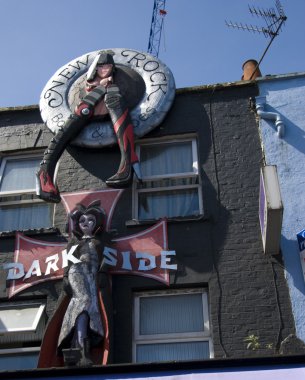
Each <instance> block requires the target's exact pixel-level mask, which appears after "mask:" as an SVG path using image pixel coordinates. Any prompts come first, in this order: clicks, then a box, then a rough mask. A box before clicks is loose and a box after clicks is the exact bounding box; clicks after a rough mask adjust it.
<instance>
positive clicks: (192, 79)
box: [0, 0, 305, 108]
mask: <svg viewBox="0 0 305 380" xmlns="http://www.w3.org/2000/svg"><path fill="white" fill-rule="evenodd" d="M281 3H282V5H283V7H284V10H285V13H286V15H287V17H288V20H287V22H286V24H285V26H284V27H283V29H282V32H281V33H280V35H279V36H278V37H276V38H275V40H274V42H273V44H272V45H271V48H270V49H269V52H268V53H267V55H266V57H265V58H264V60H263V62H262V64H261V72H262V74H263V75H267V74H287V73H292V72H304V71H305V47H304V40H305V23H304V16H305V0H281ZM153 4H154V1H153V0H107V1H106V0H85V1H84V0H52V1H50V0H0V6H1V22H0V39H1V44H0V46H1V60H0V83H1V86H0V108H1V107H15V106H26V105H32V104H38V102H39V97H40V93H41V91H42V89H43V87H44V85H45V84H46V82H47V81H48V80H49V79H50V77H51V76H52V75H53V74H54V73H55V72H56V71H57V70H58V69H59V68H60V67H61V66H63V65H65V64H66V63H68V62H70V61H71V60H72V59H74V58H77V57H79V56H81V55H83V54H85V53H88V52H91V51H94V50H100V49H106V48H132V49H136V50H140V51H146V50H147V46H148V39H149V31H150V24H151V16H152V10H153ZM248 4H250V5H251V6H256V7H259V8H261V9H268V8H271V7H274V4H275V0H252V1H251V0H248V1H246V0H166V10H167V15H166V16H165V21H164V33H163V38H162V41H161V46H160V52H159V58H160V59H161V60H162V61H163V62H164V63H166V64H167V66H168V67H169V68H170V69H171V70H172V72H173V74H174V77H175V80H176V86H177V88H180V87H188V86H197V85H198V86H199V85H206V84H215V83H223V82H232V81H236V80H239V79H240V77H241V75H242V68H241V67H242V64H243V62H245V61H246V60H247V59H250V58H254V59H257V60H259V59H260V57H261V55H262V53H263V51H264V50H265V48H266V46H267V44H268V39H266V38H265V37H264V36H263V35H258V34H252V33H249V32H246V31H239V30H234V29H229V28H228V27H227V26H226V25H225V20H232V21H238V22H243V23H248V24H253V25H257V26H265V23H264V21H263V20H262V19H260V18H256V17H253V16H251V14H250V13H249V11H248Z"/></svg>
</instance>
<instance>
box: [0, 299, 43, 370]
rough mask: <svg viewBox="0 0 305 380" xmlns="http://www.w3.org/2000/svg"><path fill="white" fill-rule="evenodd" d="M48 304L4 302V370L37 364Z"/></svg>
mask: <svg viewBox="0 0 305 380" xmlns="http://www.w3.org/2000/svg"><path fill="white" fill-rule="evenodd" d="M44 310H45V304H44V303H41V302H37V301H36V302H34V301H27V302H26V303H25V302H15V303H13V302H5V303H3V304H1V305H0V370H18V369H30V368H36V367H37V361H38V355H39V351H40V342H41V339H42V337H43V334H44V330H45V326H46V317H45V312H44Z"/></svg>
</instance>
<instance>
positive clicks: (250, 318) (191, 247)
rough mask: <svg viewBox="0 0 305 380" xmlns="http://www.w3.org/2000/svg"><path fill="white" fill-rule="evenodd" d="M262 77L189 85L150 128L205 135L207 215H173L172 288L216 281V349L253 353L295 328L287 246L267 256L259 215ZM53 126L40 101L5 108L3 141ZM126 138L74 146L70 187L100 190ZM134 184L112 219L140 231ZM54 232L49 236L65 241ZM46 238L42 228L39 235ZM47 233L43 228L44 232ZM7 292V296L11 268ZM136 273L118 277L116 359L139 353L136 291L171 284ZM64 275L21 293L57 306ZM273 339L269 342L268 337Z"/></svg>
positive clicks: (66, 182) (5, 243)
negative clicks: (257, 105)
mask: <svg viewBox="0 0 305 380" xmlns="http://www.w3.org/2000/svg"><path fill="white" fill-rule="evenodd" d="M256 95H257V88H256V86H255V85H253V84H236V85H229V86H219V87H212V86H211V87H204V88H193V89H182V90H178V91H177V95H176V99H175V102H174V105H173V107H172V109H171V110H170V112H169V114H168V116H167V117H166V119H165V120H164V122H163V123H162V125H161V126H160V127H159V128H157V129H156V130H154V131H153V132H152V133H150V135H149V136H146V137H145V138H150V137H161V136H169V137H170V136H174V135H181V134H185V133H193V134H196V136H197V139H198V147H199V155H200V157H199V160H200V175H201V179H202V193H203V205H204V211H205V212H204V216H203V217H202V218H201V219H200V220H181V221H169V224H168V238H169V244H168V245H169V248H170V249H172V250H176V253H177V263H178V271H177V272H176V273H172V274H171V287H173V288H183V287H198V286H203V287H207V288H208V291H209V302H210V317H211V325H212V334H213V343H214V353H215V357H218V358H221V357H231V358H237V357H245V356H250V355H258V354H271V355H272V354H274V353H276V352H278V351H277V350H279V348H280V347H279V346H280V343H281V341H282V340H283V339H284V338H286V337H287V336H288V335H289V334H294V332H295V331H294V323H293V317H292V313H291V307H290V301H289V295H288V290H287V287H286V283H285V279H284V272H283V265H282V261H281V255H280V254H279V255H278V256H275V257H268V256H265V255H264V253H263V247H262V242H261V237H260V229H259V221H258V190H259V169H260V165H261V162H262V151H261V146H260V140H259V135H258V128H257V124H256V119H255V114H254V113H253V112H252V110H251V109H250V103H249V99H250V98H251V97H253V96H256ZM40 131H41V132H40ZM50 138H51V133H50V132H49V131H48V130H47V129H46V128H45V127H44V126H43V124H42V123H41V119H40V116H39V111H38V109H37V108H36V107H30V108H29V109H26V110H11V111H3V112H0V150H1V152H2V154H4V153H5V151H7V150H9V151H19V150H23V149H38V148H40V147H44V146H47V144H48V141H49V139H50ZM119 156H120V155H119V150H118V148H117V147H113V148H108V149H104V150H103V151H99V150H91V151H87V150H84V149H80V148H75V147H70V148H69V149H68V152H65V153H64V155H63V157H62V160H61V163H60V167H59V172H58V184H59V187H60V190H61V191H62V192H64V191H74V190H75V191H76V190H90V189H100V188H102V187H104V186H105V184H104V182H103V181H104V180H105V179H106V178H108V177H109V176H111V175H112V174H113V173H115V171H116V169H117V167H118V165H119V159H120V157H119ZM131 212H132V209H131V190H130V189H128V190H126V191H125V193H124V194H123V196H122V198H121V199H120V201H119V205H118V207H117V209H116V212H115V214H114V217H113V225H112V228H114V229H116V230H117V232H118V234H119V235H122V236H123V235H128V234H133V233H135V232H137V231H140V230H143V229H145V228H146V227H147V226H146V225H144V226H143V225H142V226H141V225H138V226H133V227H127V226H126V223H125V221H127V220H130V219H131V217H132V214H131ZM55 215H56V218H55V226H56V227H57V228H59V229H60V231H61V232H62V233H63V232H64V228H65V223H66V214H65V211H64V209H63V207H62V205H57V206H56V213H55ZM60 236H61V235H60V233H56V232H48V233H47V232H45V234H44V235H43V236H41V238H42V239H46V238H47V239H50V240H58V239H59V238H60ZM35 237H36V238H37V236H35ZM39 238H40V237H39ZM0 245H1V248H0V261H1V263H2V262H5V261H11V260H12V257H13V251H14V237H13V236H3V237H0ZM0 274H1V283H0V297H1V301H5V300H6V291H5V273H4V272H3V271H2V269H1V273H0ZM162 288H165V287H164V286H162V285H160V284H159V283H157V282H155V281H153V280H149V279H144V278H141V277H136V276H126V275H125V276H114V277H113V300H112V301H113V326H114V327H113V342H112V345H113V355H112V361H113V362H115V363H123V362H130V361H131V343H132V296H133V292H134V291H136V290H144V289H162ZM59 291H60V282H59V283H57V284H55V283H46V284H44V285H43V286H41V285H39V286H37V287H36V288H33V289H32V290H31V291H28V292H24V293H23V294H21V295H20V296H18V297H17V299H18V298H23V297H45V298H47V300H48V314H51V312H52V310H53V309H54V307H55V303H56V299H57V297H58V294H59ZM251 334H254V335H257V336H259V338H260V343H261V348H260V349H259V350H256V351H249V350H247V349H246V343H245V342H244V339H245V338H246V337H247V336H249V335H251ZM267 345H268V346H269V348H268V349H267V348H266V346H267Z"/></svg>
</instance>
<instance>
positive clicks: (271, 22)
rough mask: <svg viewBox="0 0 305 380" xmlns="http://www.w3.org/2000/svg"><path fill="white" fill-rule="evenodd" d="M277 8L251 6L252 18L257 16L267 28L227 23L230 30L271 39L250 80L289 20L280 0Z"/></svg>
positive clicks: (276, 4)
mask: <svg viewBox="0 0 305 380" xmlns="http://www.w3.org/2000/svg"><path fill="white" fill-rule="evenodd" d="M275 7H276V9H274V8H269V9H260V8H255V7H250V5H249V12H250V13H251V14H252V16H257V17H258V18H262V19H264V21H265V23H266V27H258V26H253V25H249V24H242V23H238V22H232V21H229V22H228V21H226V25H227V26H228V27H230V28H235V29H241V30H247V31H248V32H253V33H260V34H263V35H264V36H265V37H266V38H270V41H269V43H268V45H267V47H266V49H265V51H264V53H263V55H262V57H261V59H260V60H259V62H258V63H257V65H256V67H255V69H254V70H253V73H252V75H251V77H250V80H251V79H252V77H253V75H254V73H255V72H256V70H257V69H258V67H259V65H260V64H261V62H262V60H263V59H264V57H265V55H266V53H267V51H268V49H269V47H270V45H271V44H272V42H273V40H274V39H275V37H276V36H278V35H279V33H280V31H281V28H282V26H283V25H284V23H285V21H286V20H287V16H286V15H285V13H284V9H283V6H282V4H281V3H280V0H276V2H275Z"/></svg>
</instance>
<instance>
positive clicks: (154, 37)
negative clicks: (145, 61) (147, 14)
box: [147, 0, 166, 57]
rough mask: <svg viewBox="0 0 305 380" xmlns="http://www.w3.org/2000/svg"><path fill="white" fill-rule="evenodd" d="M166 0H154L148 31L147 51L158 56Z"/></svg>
mask: <svg viewBox="0 0 305 380" xmlns="http://www.w3.org/2000/svg"><path fill="white" fill-rule="evenodd" d="M165 2H166V0H155V2H154V9H153V14H152V19H151V27H150V33H149V42H148V49H147V51H148V53H150V54H152V55H154V56H155V57H158V55H159V48H160V41H161V34H162V29H163V23H164V16H165V15H166V10H165Z"/></svg>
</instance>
